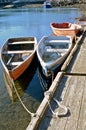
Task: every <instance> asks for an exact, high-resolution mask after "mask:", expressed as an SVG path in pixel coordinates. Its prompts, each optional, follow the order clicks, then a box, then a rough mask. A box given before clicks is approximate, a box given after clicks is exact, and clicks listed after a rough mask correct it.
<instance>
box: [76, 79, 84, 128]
mask: <svg viewBox="0 0 86 130" xmlns="http://www.w3.org/2000/svg"><path fill="white" fill-rule="evenodd" d="M83 79H84V80H83V82H84V86H83V87H84V90H83V96H82V103H81V109H80V115H79V120H78V126H77V130H86V77H84V78H83Z"/></svg>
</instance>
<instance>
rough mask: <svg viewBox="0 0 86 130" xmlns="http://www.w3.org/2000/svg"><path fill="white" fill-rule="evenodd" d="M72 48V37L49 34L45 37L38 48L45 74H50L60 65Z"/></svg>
mask: <svg viewBox="0 0 86 130" xmlns="http://www.w3.org/2000/svg"><path fill="white" fill-rule="evenodd" d="M71 48H72V40H71V38H70V37H64V36H56V37H55V36H49V37H43V38H42V39H41V40H40V41H39V43H38V48H37V56H38V59H39V62H40V64H41V66H42V69H43V72H44V74H45V76H47V77H48V76H50V75H51V73H50V72H52V71H53V70H54V69H56V68H57V67H59V66H60V65H61V64H62V63H63V62H64V60H65V59H66V57H67V55H68V54H69V52H70V50H71Z"/></svg>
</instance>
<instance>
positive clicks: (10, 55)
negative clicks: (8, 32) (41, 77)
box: [1, 37, 37, 80]
mask: <svg viewBox="0 0 86 130" xmlns="http://www.w3.org/2000/svg"><path fill="white" fill-rule="evenodd" d="M21 42H22V44H21ZM36 45H37V41H36V38H34V37H28V38H12V39H8V40H7V41H6V43H5V44H4V45H3V47H2V49H1V62H2V65H3V68H4V70H5V72H6V73H7V74H8V75H9V76H10V77H11V78H12V79H13V80H16V79H18V78H19V77H20V76H21V75H22V74H23V73H24V71H25V70H26V69H27V68H28V66H29V65H30V64H31V62H32V60H33V58H34V56H35V51H36ZM29 48H30V50H29ZM16 49H17V50H16ZM18 49H19V50H18ZM25 49H26V50H25ZM11 61H12V62H11Z"/></svg>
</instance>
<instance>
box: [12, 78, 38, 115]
mask: <svg viewBox="0 0 86 130" xmlns="http://www.w3.org/2000/svg"><path fill="white" fill-rule="evenodd" d="M11 81H12V85H13V87H14V89H15V92H16V95H17V97H18V99H19V101H20V103H21V104H22V106H23V107H24V109H25V110H26V111H27V112H28V113H29V114H30V115H31V117H34V116H36V113H32V112H30V111H29V110H28V109H27V107H26V106H25V105H24V103H23V101H22V100H21V98H20V96H19V94H18V91H17V89H16V87H15V84H14V81H13V79H12V80H11Z"/></svg>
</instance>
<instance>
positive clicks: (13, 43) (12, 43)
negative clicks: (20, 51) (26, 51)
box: [8, 41, 35, 45]
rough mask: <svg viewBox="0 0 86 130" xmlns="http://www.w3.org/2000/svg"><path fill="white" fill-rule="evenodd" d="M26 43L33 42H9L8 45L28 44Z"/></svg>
mask: <svg viewBox="0 0 86 130" xmlns="http://www.w3.org/2000/svg"><path fill="white" fill-rule="evenodd" d="M28 43H35V42H34V41H19V42H11V43H10V42H9V43H8V45H15V44H21V45H22V44H28Z"/></svg>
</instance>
